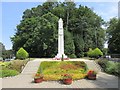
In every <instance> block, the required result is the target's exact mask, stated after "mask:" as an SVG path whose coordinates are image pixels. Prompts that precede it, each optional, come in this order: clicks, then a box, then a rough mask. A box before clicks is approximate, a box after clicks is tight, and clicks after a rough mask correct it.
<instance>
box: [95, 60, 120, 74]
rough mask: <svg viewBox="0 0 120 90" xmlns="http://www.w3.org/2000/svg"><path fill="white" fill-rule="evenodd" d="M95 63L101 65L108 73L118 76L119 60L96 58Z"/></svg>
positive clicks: (119, 70)
mask: <svg viewBox="0 0 120 90" xmlns="http://www.w3.org/2000/svg"><path fill="white" fill-rule="evenodd" d="M97 63H98V64H99V65H100V66H101V67H102V69H103V71H104V72H106V73H108V74H112V75H116V76H120V69H119V68H120V63H119V62H112V61H108V60H97Z"/></svg>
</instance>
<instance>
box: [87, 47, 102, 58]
mask: <svg viewBox="0 0 120 90" xmlns="http://www.w3.org/2000/svg"><path fill="white" fill-rule="evenodd" d="M87 55H88V56H89V57H95V58H99V57H100V56H102V55H103V53H102V51H101V50H100V49H99V48H95V49H94V50H92V49H89V51H88V52H87Z"/></svg>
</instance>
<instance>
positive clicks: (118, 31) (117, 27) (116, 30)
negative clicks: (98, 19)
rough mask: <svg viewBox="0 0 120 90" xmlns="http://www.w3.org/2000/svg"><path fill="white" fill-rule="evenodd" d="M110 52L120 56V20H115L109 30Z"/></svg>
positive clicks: (110, 24) (110, 22)
mask: <svg viewBox="0 0 120 90" xmlns="http://www.w3.org/2000/svg"><path fill="white" fill-rule="evenodd" d="M107 35H108V50H109V53H111V54H120V19H117V18H113V19H111V20H110V21H109V25H108V28H107Z"/></svg>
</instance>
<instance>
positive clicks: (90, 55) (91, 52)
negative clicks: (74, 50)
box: [87, 48, 93, 57]
mask: <svg viewBox="0 0 120 90" xmlns="http://www.w3.org/2000/svg"><path fill="white" fill-rule="evenodd" d="M87 55H88V56H89V57H93V50H92V49H91V48H89V51H88V52H87Z"/></svg>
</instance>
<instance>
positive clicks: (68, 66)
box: [37, 61, 87, 81]
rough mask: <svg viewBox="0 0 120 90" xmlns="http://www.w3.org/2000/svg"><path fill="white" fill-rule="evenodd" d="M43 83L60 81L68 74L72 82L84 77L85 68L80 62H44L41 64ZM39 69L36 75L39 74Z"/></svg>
mask: <svg viewBox="0 0 120 90" xmlns="http://www.w3.org/2000/svg"><path fill="white" fill-rule="evenodd" d="M41 67H42V74H43V75H44V81H49V80H62V78H63V76H62V75H64V74H70V75H71V76H72V79H73V80H79V79H82V78H85V77H86V72H87V66H86V64H85V63H84V62H81V61H60V62H59V61H44V62H41V64H40V68H41ZM40 68H39V69H38V72H37V73H40V71H41V70H40Z"/></svg>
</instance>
